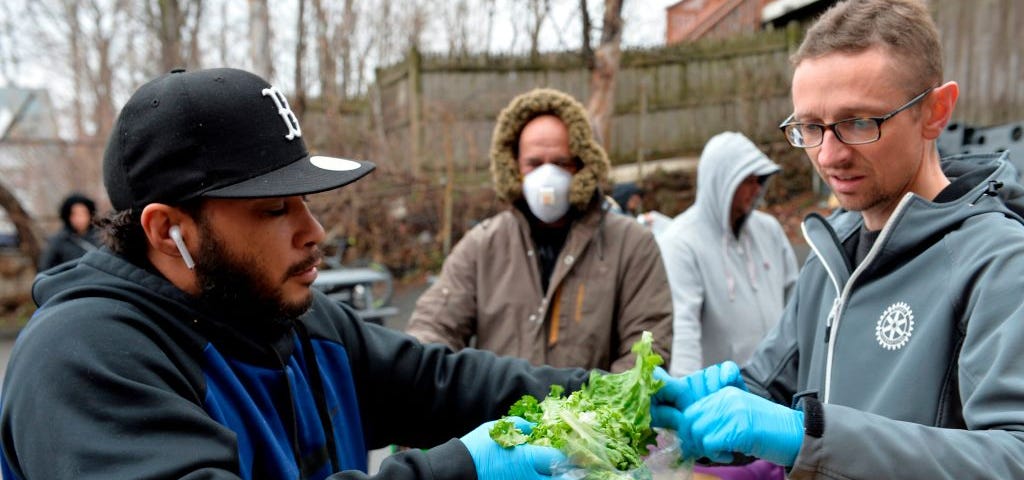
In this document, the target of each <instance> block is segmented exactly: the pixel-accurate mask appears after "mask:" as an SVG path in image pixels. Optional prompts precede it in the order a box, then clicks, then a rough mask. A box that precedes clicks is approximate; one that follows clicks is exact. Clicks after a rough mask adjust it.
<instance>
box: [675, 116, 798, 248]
mask: <svg viewBox="0 0 1024 480" xmlns="http://www.w3.org/2000/svg"><path fill="white" fill-rule="evenodd" d="M779 170H780V169H779V166H778V165H777V164H776V163H775V162H773V161H771V159H769V158H768V156H767V155H765V154H764V153H763V152H761V150H760V149H758V148H757V145H754V143H753V142H751V141H750V140H749V139H748V138H747V137H745V136H743V134H741V133H737V132H722V133H719V134H718V135H715V136H713V137H711V139H710V140H708V143H707V144H705V145H704V150H703V151H702V152H701V154H700V163H698V164H697V199H696V201H695V204H694V206H695V207H698V208H700V209H701V211H702V212H704V213H706V214H710V215H711V216H712V218H714V219H715V223H716V224H718V225H720V226H721V227H722V228H723V229H725V230H728V229H729V228H730V227H729V209H730V208H731V206H732V197H733V195H735V193H736V189H737V188H739V185H740V183H742V182H743V180H744V179H746V178H747V177H749V176H751V175H755V176H758V177H767V176H770V175H774V174H776V173H778V172H779Z"/></svg>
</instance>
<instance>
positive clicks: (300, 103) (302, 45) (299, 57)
mask: <svg viewBox="0 0 1024 480" xmlns="http://www.w3.org/2000/svg"><path fill="white" fill-rule="evenodd" d="M295 24H296V25H295V31H296V40H295V86H294V88H295V102H294V103H295V105H294V106H292V110H294V111H295V115H297V116H298V117H300V118H301V117H302V114H303V113H304V112H305V111H306V76H305V73H304V71H303V68H305V65H306V0H299V14H298V16H296V22H295Z"/></svg>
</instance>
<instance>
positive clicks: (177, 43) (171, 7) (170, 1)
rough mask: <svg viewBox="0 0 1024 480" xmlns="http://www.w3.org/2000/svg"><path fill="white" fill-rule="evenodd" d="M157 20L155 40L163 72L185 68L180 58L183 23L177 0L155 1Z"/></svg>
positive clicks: (183, 60) (182, 59)
mask: <svg viewBox="0 0 1024 480" xmlns="http://www.w3.org/2000/svg"><path fill="white" fill-rule="evenodd" d="M157 5H158V7H159V10H160V12H159V18H157V19H156V21H157V38H158V39H159V40H160V66H161V67H163V68H162V69H163V71H164V72H169V71H171V69H173V68H179V67H184V66H185V59H184V58H182V56H181V24H182V23H184V20H183V16H182V14H181V5H179V4H178V0H157Z"/></svg>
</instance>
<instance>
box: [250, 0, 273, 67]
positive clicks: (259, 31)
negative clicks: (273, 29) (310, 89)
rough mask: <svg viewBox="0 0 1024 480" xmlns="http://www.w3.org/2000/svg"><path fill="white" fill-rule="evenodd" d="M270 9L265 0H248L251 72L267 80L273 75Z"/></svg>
mask: <svg viewBox="0 0 1024 480" xmlns="http://www.w3.org/2000/svg"><path fill="white" fill-rule="evenodd" d="M270 46H271V45H270V11H269V9H268V8H267V0H249V58H250V59H251V60H252V69H253V73H255V74H256V75H259V76H261V77H263V78H264V79H265V80H267V81H268V82H269V81H271V80H272V77H273V76H274V65H273V63H272V62H271V60H273V55H272V54H271V53H270V52H271V49H270Z"/></svg>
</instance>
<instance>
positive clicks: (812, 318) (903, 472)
mask: <svg viewBox="0 0 1024 480" xmlns="http://www.w3.org/2000/svg"><path fill="white" fill-rule="evenodd" d="M942 53H943V52H942V48H941V46H940V43H939V35H938V31H937V29H936V27H935V23H934V21H933V20H932V18H931V15H930V13H929V11H928V7H927V6H926V4H925V3H924V2H923V1H920V0H848V1H843V2H839V3H837V4H835V5H834V6H833V7H831V9H829V10H828V11H826V12H825V13H824V14H823V15H822V16H821V17H820V18H819V19H818V20H817V22H816V23H815V24H814V25H813V26H812V27H811V28H810V29H809V30H808V31H807V33H806V36H805V37H804V40H803V42H802V44H801V45H800V47H799V48H798V50H797V51H796V52H795V54H794V56H793V63H794V65H795V69H794V73H793V82H792V100H793V113H792V114H791V115H790V116H789V117H788V118H786V119H785V120H784V121H783V123H782V125H781V128H782V130H783V132H784V134H785V136H786V138H787V139H788V141H789V142H790V143H791V144H792V145H793V146H794V147H796V148H801V149H804V150H805V151H806V152H807V156H808V157H809V158H810V161H811V163H812V164H813V166H814V168H815V170H817V172H818V174H819V175H820V176H821V177H822V178H823V179H824V180H825V181H826V182H827V183H828V185H829V187H830V188H831V189H832V192H834V193H835V195H836V198H837V199H838V200H839V203H840V205H841V206H842V208H841V209H839V210H838V211H836V212H834V213H833V214H832V215H831V216H829V218H827V219H826V218H824V217H822V216H820V215H817V214H811V215H809V216H808V217H807V218H806V219H805V220H804V223H803V231H804V232H805V237H806V239H807V241H808V244H809V245H810V246H811V249H812V251H813V254H812V255H811V256H810V258H809V259H808V260H807V262H805V264H804V266H803V268H802V270H801V272H800V276H799V279H798V280H797V285H796V287H795V289H794V291H793V294H792V296H791V298H790V301H789V303H788V304H787V306H786V310H785V312H784V314H783V316H782V319H781V320H780V321H779V324H778V325H776V327H775V328H774V329H773V330H772V331H771V332H770V333H769V334H768V337H767V338H766V339H765V340H764V341H763V342H762V343H761V345H760V346H759V347H758V349H757V350H756V351H755V352H754V355H753V356H752V357H751V359H750V361H749V362H748V363H747V364H746V365H745V366H744V367H743V370H742V377H743V379H744V385H741V386H729V387H725V388H720V389H714V388H709V389H704V390H702V391H701V392H700V394H699V395H692V396H690V397H689V398H696V397H697V396H702V397H703V398H701V399H700V400H697V401H696V402H693V403H691V404H689V405H686V406H682V408H684V412H683V416H682V418H678V419H676V421H677V424H678V425H680V426H681V427H682V428H681V432H682V433H680V438H682V445H683V449H684V450H686V451H687V452H689V454H690V455H692V456H694V457H702V456H706V457H708V458H709V459H711V460H713V461H718V462H722V461H728V460H731V459H732V458H734V456H735V454H736V453H739V454H745V455H752V456H755V457H759V458H762V459H765V460H769V461H772V462H774V463H777V464H780V465H784V466H787V467H789V468H790V470H789V478H792V479H805V478H834V479H840V478H841V479H874V478H888V479H923V478H927V479H933V480H937V479H964V478H1024V435H1022V434H1021V432H1022V431H1024V362H1021V361H1020V345H1021V344H1024V297H1022V296H1021V295H1020V292H1021V291H1024V224H1022V223H1024V221H1022V217H1021V213H1024V205H1022V202H1021V200H1022V199H1021V196H1022V195H1024V189H1022V188H1021V186H1020V185H1019V184H1018V183H1017V182H1016V180H1015V175H1014V169H1013V168H1012V167H1011V166H1010V163H1009V162H1008V155H1007V154H1006V153H1005V152H1003V153H1001V154H985V155H975V156H969V157H965V158H958V159H957V158H951V159H941V160H940V158H939V155H938V151H937V149H936V139H937V138H938V137H939V135H940V134H942V132H943V131H944V130H945V128H946V125H947V124H948V122H949V120H950V117H951V115H952V114H953V109H954V106H955V105H956V100H957V97H958V96H959V87H958V86H957V84H956V83H955V82H951V81H944V80H943V72H942V59H943V54H942ZM717 367H718V368H719V369H721V368H724V367H722V366H717ZM670 388H675V387H670ZM664 414H665V416H666V417H671V416H673V415H674V412H673V411H671V410H666V411H665V412H664ZM660 415H662V412H660V411H659V410H658V409H657V408H656V409H655V416H660Z"/></svg>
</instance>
